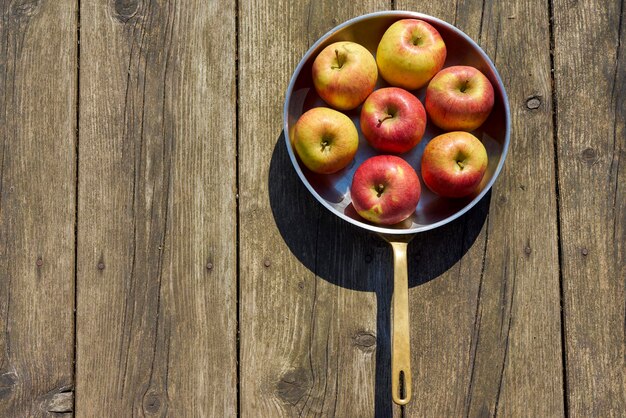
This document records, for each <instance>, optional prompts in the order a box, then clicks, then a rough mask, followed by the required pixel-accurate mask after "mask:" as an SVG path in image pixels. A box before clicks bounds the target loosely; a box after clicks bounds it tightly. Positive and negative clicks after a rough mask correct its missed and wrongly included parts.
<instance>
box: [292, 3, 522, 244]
mask: <svg viewBox="0 0 626 418" xmlns="http://www.w3.org/2000/svg"><path fill="white" fill-rule="evenodd" d="M377 16H387V17H397V18H398V19H401V18H416V19H423V20H426V21H433V22H436V23H437V24H439V25H442V26H445V27H447V28H448V29H450V30H452V31H454V32H456V33H457V34H458V35H460V36H461V37H462V38H463V39H465V40H466V41H467V42H468V43H470V44H471V45H472V46H473V47H474V48H475V50H476V51H477V52H478V53H479V54H480V55H481V57H482V58H483V59H484V60H485V62H486V63H487V64H488V65H489V66H490V68H491V70H492V71H493V73H494V75H495V77H496V80H497V82H498V85H499V86H498V87H499V89H500V91H501V93H502V99H503V104H504V114H505V123H506V128H505V137H504V143H503V147H502V153H501V157H500V161H499V162H498V166H497V167H496V169H495V171H494V173H493V176H492V177H491V179H490V180H489V182H488V183H487V184H486V185H485V187H484V188H483V190H481V192H480V193H479V194H478V195H477V196H476V197H474V199H472V200H471V201H470V202H469V203H468V204H467V205H465V206H464V207H463V208H461V209H459V210H458V211H456V212H454V213H453V214H452V215H450V216H448V217H446V218H444V219H442V220H440V221H437V222H434V223H432V224H428V225H421V226H418V227H416V228H402V229H396V228H385V227H381V226H377V225H371V224H368V223H365V222H361V221H359V220H357V219H354V218H351V217H349V216H347V215H346V214H344V213H341V212H339V211H338V210H336V209H335V208H334V207H333V206H332V205H330V204H329V203H328V202H327V201H326V200H325V199H324V198H322V197H321V196H320V195H319V193H318V192H317V191H316V190H315V189H314V188H313V186H311V184H310V183H309V181H308V180H307V179H306V177H305V175H304V173H303V171H302V169H301V167H300V164H299V163H298V161H297V158H296V155H295V153H294V150H293V148H292V147H291V142H290V141H291V140H290V138H289V129H288V120H289V104H290V98H291V96H292V93H293V89H294V86H295V83H296V80H297V78H298V76H299V74H300V72H301V71H302V68H303V67H304V65H305V63H306V62H307V61H308V60H309V58H310V57H311V55H312V52H313V51H315V50H316V49H317V48H318V47H319V45H320V44H322V43H323V42H325V41H326V40H327V39H328V38H329V37H331V36H332V35H333V34H335V33H336V32H338V31H340V30H341V29H343V28H345V27H347V26H350V25H352V24H354V23H356V22H359V21H362V20H367V19H371V18H375V17H377ZM283 133H284V136H285V146H286V147H287V152H288V153H289V158H290V160H291V164H292V166H293V168H294V170H295V171H296V173H297V174H298V177H300V180H301V181H302V183H303V184H304V186H305V187H306V188H307V189H308V191H309V193H311V194H312V195H313V196H314V197H315V199H316V200H317V201H318V202H319V203H321V204H322V206H324V207H325V208H326V209H328V210H329V211H330V212H332V213H333V214H334V215H336V216H338V217H340V218H341V219H343V220H345V221H347V222H349V223H351V224H353V225H355V226H357V227H359V228H363V229H365V230H368V231H372V232H377V233H381V234H389V235H406V234H416V233H420V232H425V231H429V230H431V229H435V228H438V227H440V226H443V225H446V224H448V223H450V222H452V221H454V220H456V219H458V218H460V217H461V216H463V215H464V214H465V213H467V212H468V211H469V210H470V209H472V208H473V207H474V206H475V205H476V204H477V203H478V202H479V201H480V200H481V199H482V198H483V197H484V196H485V195H486V194H487V193H488V192H489V190H491V188H492V186H493V184H494V183H495V181H496V180H497V178H498V176H499V175H500V172H501V171H502V168H503V166H504V162H505V160H506V156H507V154H508V150H509V142H510V134H511V110H510V104H509V99H508V95H507V92H506V89H505V87H504V83H503V82H502V78H501V77H500V73H499V72H498V70H497V68H496V66H495V65H494V63H493V61H492V60H491V58H490V57H489V56H488V55H487V53H486V52H485V51H484V50H483V49H482V48H481V47H480V45H478V44H477V43H476V42H475V41H474V40H473V39H472V38H470V37H469V36H468V35H467V34H466V33H465V32H463V31H462V30H460V29H459V28H457V27H456V26H454V25H452V24H450V23H448V22H446V21H444V20H441V19H439V18H436V17H434V16H431V15H427V14H424V13H419V12H414V11H408V10H387V11H378V12H373V13H367V14H364V15H360V16H357V17H354V18H352V19H349V20H347V21H345V22H343V23H341V24H339V25H337V26H335V27H334V28H332V29H331V30H329V31H328V32H326V33H325V34H324V35H323V36H322V37H320V38H319V39H318V40H317V41H316V42H315V43H314V44H313V45H312V46H311V47H310V48H309V49H308V50H307V52H306V53H305V54H304V55H303V56H302V58H301V59H300V61H299V63H298V65H297V67H296V69H295V70H294V72H293V73H292V76H291V79H290V81H289V86H288V88H287V92H286V96H285V103H284V106H283Z"/></svg>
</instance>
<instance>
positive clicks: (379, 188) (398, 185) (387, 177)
mask: <svg viewBox="0 0 626 418" xmlns="http://www.w3.org/2000/svg"><path fill="white" fill-rule="evenodd" d="M421 191H422V189H421V186H420V182H419V178H418V177H417V174H416V173H415V170H414V169H413V167H411V166H410V165H409V164H408V163H407V162H406V161H404V160H403V159H402V158H400V157H396V156H394V155H377V156H375V157H371V158H369V159H367V160H365V161H364V162H363V163H362V164H361V165H360V166H359V168H357V170H356V172H355V173H354V177H353V179H352V185H351V186H350V194H351V196H352V205H353V206H354V208H355V209H356V211H357V213H358V214H359V215H361V216H362V217H363V218H365V219H367V220H368V221H370V222H374V223H377V224H381V225H393V224H396V223H398V222H402V221H403V220H405V219H407V218H408V217H409V216H411V214H412V213H413V212H415V208H416V207H417V202H418V201H419V198H420V194H421Z"/></svg>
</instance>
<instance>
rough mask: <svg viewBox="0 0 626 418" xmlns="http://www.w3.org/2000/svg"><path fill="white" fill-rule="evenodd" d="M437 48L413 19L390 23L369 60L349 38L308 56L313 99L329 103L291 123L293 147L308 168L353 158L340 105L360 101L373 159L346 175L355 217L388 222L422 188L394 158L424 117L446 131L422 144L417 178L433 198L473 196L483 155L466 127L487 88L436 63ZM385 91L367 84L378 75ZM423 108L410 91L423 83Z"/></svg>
mask: <svg viewBox="0 0 626 418" xmlns="http://www.w3.org/2000/svg"><path fill="white" fill-rule="evenodd" d="M446 54H447V52H446V45H445V43H444V41H443V39H442V37H441V35H440V34H439V32H438V31H437V30H436V29H435V28H434V27H433V26H431V25H430V24H428V23H427V22H425V21H422V20H418V19H403V20H399V21H397V22H395V23H393V24H392V25H391V26H390V27H389V28H388V29H387V31H386V32H385V33H384V35H383V37H382V38H381V40H380V43H379V44H378V48H377V51H376V58H374V56H373V55H372V54H371V53H370V52H369V51H368V50H367V49H366V48H364V47H363V46H361V45H359V44H358V43H355V42H336V43H333V44H331V45H329V46H327V47H326V48H324V49H323V50H322V52H320V53H319V55H318V56H317V57H316V59H315V61H314V62H313V67H312V77H313V84H314V86H315V90H316V91H317V93H318V95H319V96H320V97H321V98H322V99H323V100H324V101H325V102H326V103H327V104H328V105H329V106H331V107H332V108H329V107H316V108H313V109H311V110H309V111H307V112H305V113H304V114H303V115H302V116H301V117H300V118H299V119H298V121H297V122H296V125H295V127H294V131H293V132H294V135H293V145H294V148H295V150H296V153H297V154H298V156H299V157H300V160H301V161H302V163H303V164H304V165H305V166H306V167H307V168H308V169H310V170H311V171H313V172H316V173H321V174H331V173H335V172H337V171H339V170H341V169H343V168H344V167H346V166H347V165H348V164H350V162H351V161H352V160H353V158H354V156H355V154H356V152H357V149H358V146H359V134H358V131H357V129H356V126H355V125H354V123H353V122H352V120H351V119H350V118H349V117H348V116H346V115H345V114H344V113H342V112H341V111H348V110H352V109H355V108H357V107H358V106H361V105H362V107H361V112H360V118H359V122H360V127H361V132H362V133H363V136H364V137H365V138H366V139H367V141H368V143H369V144H370V145H371V146H372V147H373V148H374V149H375V150H377V151H378V152H379V153H380V155H377V156H374V157H371V158H369V159H367V160H366V161H364V162H363V163H362V164H361V165H360V166H359V167H358V168H357V169H356V172H355V173H354V177H353V179H352V184H351V187H350V193H351V196H352V204H353V205H354V208H355V209H356V211H357V212H358V213H359V215H360V216H362V217H363V218H364V219H366V220H368V221H370V222H373V223H376V224H381V225H392V224H396V223H399V222H402V221H403V220H405V219H407V218H408V217H410V216H411V215H412V214H413V212H414V211H415V209H416V207H417V203H418V201H419V198H420V195H421V185H420V181H419V178H418V176H417V173H416V172H415V169H414V168H413V167H412V166H411V165H410V164H409V163H407V162H406V161H405V160H404V159H403V158H401V157H399V156H397V154H403V153H405V152H407V151H409V150H411V149H412V148H414V147H415V146H416V145H417V144H418V143H419V142H420V141H421V139H422V136H423V135H424V131H425V129H426V123H427V115H428V121H429V122H432V123H433V124H435V125H436V126H437V127H439V128H440V129H442V130H444V131H445V132H446V133H444V134H442V135H439V136H437V137H435V138H433V139H432V140H431V141H430V142H429V143H428V144H427V145H426V147H425V149H424V152H423V154H422V160H421V174H422V179H423V181H424V183H425V184H426V186H427V187H428V188H429V189H430V190H431V191H433V192H434V193H435V194H437V195H439V196H443V197H447V198H459V197H464V196H467V195H469V194H471V193H473V192H474V191H475V190H476V189H477V188H478V186H479V184H480V182H481V180H482V178H483V176H484V174H485V170H486V169H487V152H486V150H485V147H484V146H483V144H482V142H481V141H480V140H479V139H478V138H476V137H475V136H474V135H472V134H471V133H470V131H473V130H474V129H476V128H478V127H479V126H480V125H482V124H483V122H485V120H486V119H487V117H488V116H489V113H490V112H491V109H492V108H493V103H494V91H493V86H492V85H491V83H490V82H489V80H488V79H487V77H485V76H484V75H483V74H482V73H481V72H480V71H479V70H478V69H476V68H474V67H469V66H453V67H448V68H445V69H442V68H443V65H444V62H445V60H446ZM379 75H380V76H381V77H382V78H383V79H384V80H385V81H386V82H387V83H388V84H389V85H390V86H391V87H385V88H380V89H378V90H375V87H376V82H377V80H378V76H379ZM426 85H427V87H426V98H425V100H424V105H422V103H421V102H420V100H419V99H418V98H417V97H416V96H415V95H414V94H413V93H412V92H411V91H414V90H417V89H419V88H422V87H424V86H426Z"/></svg>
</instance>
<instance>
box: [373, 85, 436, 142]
mask: <svg viewBox="0 0 626 418" xmlns="http://www.w3.org/2000/svg"><path fill="white" fill-rule="evenodd" d="M425 129H426V111H425V110H424V106H422V102H420V101H419V99H418V98H417V97H415V96H413V95H412V94H411V93H409V92H408V91H406V90H404V89H401V88H398V87H387V88H383V89H379V90H376V91H375V92H374V93H372V94H370V95H369V97H368V98H367V99H366V100H365V103H363V108H362V109H361V131H362V132H363V135H364V136H365V138H366V139H367V141H368V142H369V143H370V145H371V146H372V147H374V148H375V149H377V150H378V151H382V152H390V153H396V154H399V153H403V152H407V151H409V150H410V149H411V148H413V147H414V146H416V145H417V144H418V143H419V142H420V140H421V139H422V136H423V135H424V130H425Z"/></svg>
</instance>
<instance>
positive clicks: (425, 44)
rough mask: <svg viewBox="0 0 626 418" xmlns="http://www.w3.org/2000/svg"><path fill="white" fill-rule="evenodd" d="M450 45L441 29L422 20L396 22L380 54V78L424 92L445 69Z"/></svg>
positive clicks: (383, 40) (398, 85)
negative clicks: (426, 86) (441, 33)
mask: <svg viewBox="0 0 626 418" xmlns="http://www.w3.org/2000/svg"><path fill="white" fill-rule="evenodd" d="M445 60H446V44H445V43H444V42H443V39H442V38H441V35H440V34H439V32H437V29H435V28H434V27H432V26H431V25H430V24H428V23H426V22H424V21H423V20H418V19H402V20H399V21H397V22H395V23H394V24H393V25H391V26H390V27H389V29H387V31H386V32H385V33H384V34H383V37H382V38H381V40H380V43H379V44H378V49H377V51H376V62H377V63H378V70H379V71H380V75H381V76H382V77H383V78H384V79H385V80H387V82H388V83H389V84H391V85H392V86H397V87H403V88H405V89H408V90H414V89H417V88H420V87H422V86H424V85H426V83H428V81H429V80H430V79H431V78H432V77H433V76H434V75H435V74H437V72H438V71H439V70H441V68H442V67H443V63H444V62H445Z"/></svg>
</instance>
